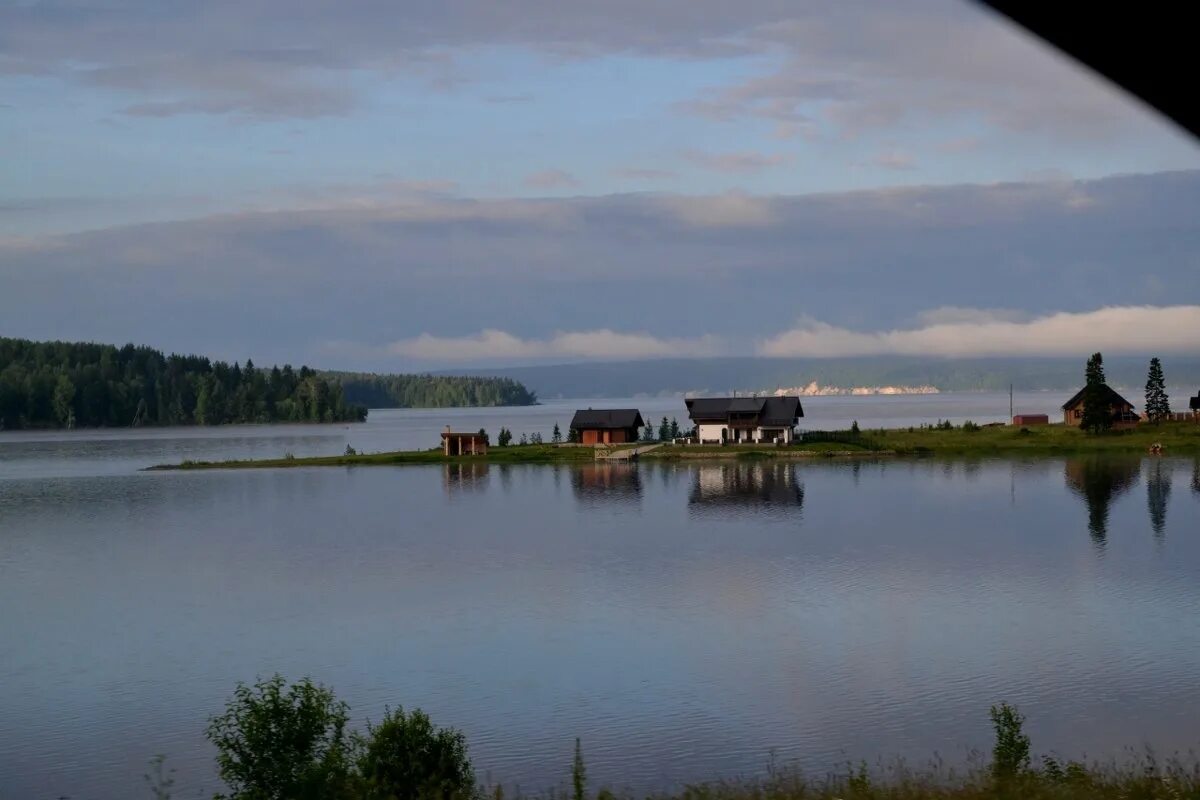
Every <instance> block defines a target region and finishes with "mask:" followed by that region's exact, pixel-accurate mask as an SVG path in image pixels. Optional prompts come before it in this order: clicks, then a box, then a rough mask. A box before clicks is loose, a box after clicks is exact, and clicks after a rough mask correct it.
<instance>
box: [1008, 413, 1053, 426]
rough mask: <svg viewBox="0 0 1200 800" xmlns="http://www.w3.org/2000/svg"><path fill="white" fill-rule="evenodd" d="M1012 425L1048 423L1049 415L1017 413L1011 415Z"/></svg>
mask: <svg viewBox="0 0 1200 800" xmlns="http://www.w3.org/2000/svg"><path fill="white" fill-rule="evenodd" d="M1012 424H1013V425H1022V426H1029V425H1049V424H1050V417H1049V415H1047V414H1017V415H1016V416H1014V417H1013V423H1012Z"/></svg>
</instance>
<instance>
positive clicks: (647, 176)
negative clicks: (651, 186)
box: [613, 167, 678, 181]
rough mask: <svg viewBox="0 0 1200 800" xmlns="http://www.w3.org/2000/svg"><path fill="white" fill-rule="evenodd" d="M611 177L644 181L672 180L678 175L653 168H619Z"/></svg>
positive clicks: (667, 170) (666, 170)
mask: <svg viewBox="0 0 1200 800" xmlns="http://www.w3.org/2000/svg"><path fill="white" fill-rule="evenodd" d="M613 175H616V176H617V177H618V178H630V179H632V180H645V181H658V180H672V179H674V178H677V177H678V173H675V172H672V171H671V170H669V169H655V168H653V167H620V168H618V169H614V170H613Z"/></svg>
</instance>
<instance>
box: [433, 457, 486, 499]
mask: <svg viewBox="0 0 1200 800" xmlns="http://www.w3.org/2000/svg"><path fill="white" fill-rule="evenodd" d="M487 476H488V465H487V462H486V461H468V462H461V461H459V462H455V463H451V464H443V465H442V484H443V486H445V487H446V491H447V492H456V491H470V492H476V491H481V490H483V489H484V488H485V487H486V486H487Z"/></svg>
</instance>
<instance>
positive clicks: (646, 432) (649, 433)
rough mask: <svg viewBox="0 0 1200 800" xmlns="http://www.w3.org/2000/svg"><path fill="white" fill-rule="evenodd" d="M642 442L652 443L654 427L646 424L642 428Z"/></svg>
mask: <svg viewBox="0 0 1200 800" xmlns="http://www.w3.org/2000/svg"><path fill="white" fill-rule="evenodd" d="M642 441H643V442H653V441H654V426H653V425H651V424H650V423H646V425H645V426H644V427H643V428H642Z"/></svg>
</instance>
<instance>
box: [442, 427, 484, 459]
mask: <svg viewBox="0 0 1200 800" xmlns="http://www.w3.org/2000/svg"><path fill="white" fill-rule="evenodd" d="M487 448H488V442H487V435H486V434H483V433H480V432H478V431H476V432H475V433H462V432H459V431H452V430H450V426H449V425H447V426H446V430H444V431H442V453H443V454H444V455H447V456H482V455H485V454H487Z"/></svg>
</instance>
